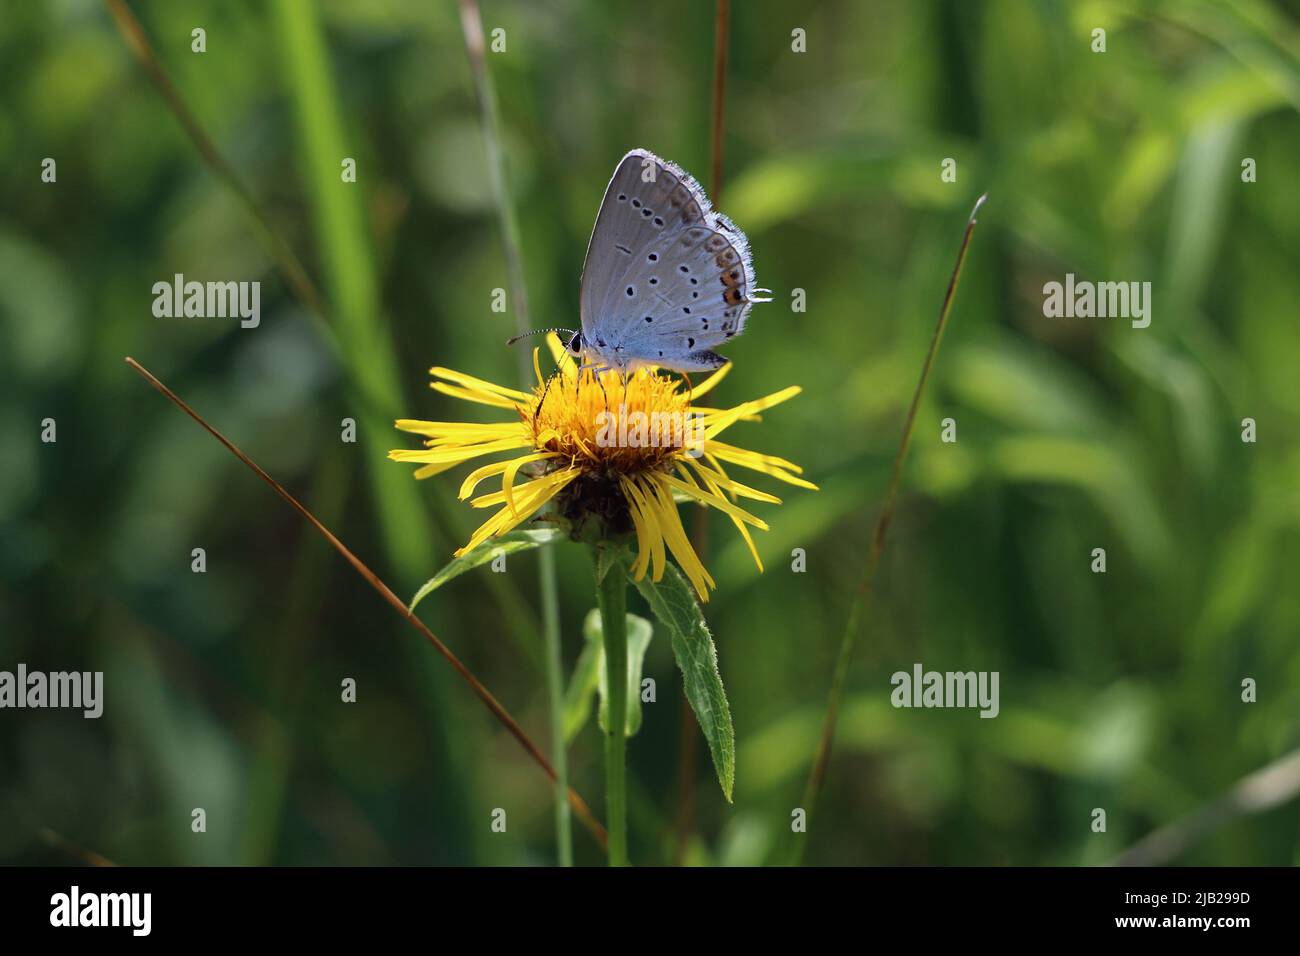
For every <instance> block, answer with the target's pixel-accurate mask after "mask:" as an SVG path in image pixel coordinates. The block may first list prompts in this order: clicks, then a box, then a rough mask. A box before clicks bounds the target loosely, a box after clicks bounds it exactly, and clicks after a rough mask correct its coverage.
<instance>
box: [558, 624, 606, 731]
mask: <svg viewBox="0 0 1300 956" xmlns="http://www.w3.org/2000/svg"><path fill="white" fill-rule="evenodd" d="M592 614H594V615H596V619H597V620H596V632H597V634H599V633H600V613H599V612H598V611H592ZM590 616H591V615H588V617H589V618H590ZM583 631H584V633H585V631H586V628H585V627H584V628H583ZM604 664H605V649H604V648H603V647H601V644H600V641H599V640H596V641H592V640H591V639H590V638H588V639H587V640H586V641H585V642H584V643H583V645H582V653H581V654H579V655H578V663H577V664H576V665H575V666H574V668H573V677H572V678H571V679H570V680H569V688H568V690H567V691H565V694H564V742H565V743H566V744H567V743H572V742H573V738H574V737H576V736H578V731H580V730H582V728H583V727H584V726H585V725H586V723H587V718H588V717H590V716H591V699H592V697H594V696H595V694H596V686H597V684H598V682H599V678H600V672H601V671H602V670H604V669H605V668H604Z"/></svg>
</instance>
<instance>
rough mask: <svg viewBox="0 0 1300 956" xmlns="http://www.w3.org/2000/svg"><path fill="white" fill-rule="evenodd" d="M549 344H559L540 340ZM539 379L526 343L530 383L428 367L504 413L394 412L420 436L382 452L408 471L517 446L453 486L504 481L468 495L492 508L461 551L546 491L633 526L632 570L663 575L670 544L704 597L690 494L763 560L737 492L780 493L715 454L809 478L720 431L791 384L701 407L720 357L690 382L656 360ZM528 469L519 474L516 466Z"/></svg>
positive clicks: (441, 384)
mask: <svg viewBox="0 0 1300 956" xmlns="http://www.w3.org/2000/svg"><path fill="white" fill-rule="evenodd" d="M549 344H550V348H551V351H552V354H553V355H555V356H556V357H557V361H558V360H559V356H560V355H561V354H562V350H561V348H560V345H559V341H558V340H556V339H555V338H554V337H553V336H552V337H551V338H550V340H549ZM561 365H562V367H563V369H564V371H563V372H561V373H560V374H559V375H557V376H556V377H555V378H554V379H553V380H551V381H549V382H547V381H545V380H543V378H542V374H541V370H540V367H539V365H538V361H537V352H536V351H534V352H533V369H534V371H535V372H536V375H537V385H536V387H535V388H534V389H533V390H532V391H531V392H523V391H519V390H517V389H513V388H506V387H505V386H502V385H495V384H493V383H491V382H485V381H483V380H482V379H477V378H474V377H472V376H469V375H465V374H463V373H461V372H455V371H452V370H451V369H446V368H433V369H430V374H432V375H433V377H434V379H435V381H434V382H432V383H431V386H432V387H433V388H434V389H435V390H436V391H439V392H442V393H443V394H445V395H451V396H453V397H455V398H460V399H464V400H465V401H469V402H478V403H480V404H484V405H492V406H495V407H497V408H503V409H506V410H507V411H511V412H514V415H513V416H511V420H509V421H505V422H499V423H492V424H477V423H473V422H425V421H414V420H411V419H401V420H399V421H398V422H397V427H398V428H399V429H401V430H402V431H407V432H412V433H414V434H416V435H423V436H424V437H425V442H424V445H425V447H424V448H423V449H398V450H396V451H391V452H389V453H388V457H389V458H391V459H393V460H394V461H409V462H418V463H419V464H420V465H421V467H420V468H418V469H416V471H415V477H416V478H428V477H429V476H430V475H436V474H438V473H439V472H442V471H446V470H447V469H449V468H454V467H455V466H456V465H459V464H460V463H462V462H465V461H469V460H470V459H473V458H479V457H482V456H484V455H492V454H496V453H500V452H515V453H517V452H520V451H523V452H524V454H521V455H520V454H516V455H514V456H512V457H509V458H507V459H505V460H503V461H497V462H493V463H492V464H489V465H484V466H482V467H481V468H478V469H476V470H475V471H473V472H471V473H470V475H469V476H468V477H466V479H465V481H464V483H463V484H462V485H461V486H460V498H461V499H462V500H464V499H466V498H469V497H470V496H471V495H472V494H473V493H474V489H475V488H477V487H478V485H479V483H480V482H482V481H483V480H485V479H488V478H496V477H498V476H500V478H501V490H500V491H494V492H491V493H490V494H483V495H479V496H477V497H475V498H472V499H471V500H470V504H471V505H472V506H473V507H475V508H499V510H497V511H496V512H495V513H494V514H493V515H492V517H491V518H489V519H488V520H487V521H485V522H484V523H483V525H482V526H481V527H480V528H479V529H478V530H477V531H475V532H474V534H473V536H472V537H471V538H470V539H469V541H468V542H467V543H466V544H465V546H464V547H463V548H461V549H460V550H459V551H457V552H456V554H457V555H458V556H459V555H462V554H465V553H467V552H469V551H472V550H473V549H475V548H477V547H478V546H479V545H480V544H482V543H483V542H484V541H486V540H488V539H489V538H492V537H494V536H496V535H500V534H504V533H505V532H507V531H510V530H511V529H512V528H515V527H516V526H518V525H519V524H521V523H522V522H524V521H526V520H527V519H528V518H530V517H532V516H533V515H534V514H535V513H536V512H537V511H538V510H539V509H540V508H542V506H543V505H545V504H546V503H547V502H548V501H551V500H552V499H554V500H555V502H556V509H557V511H558V512H559V513H560V514H561V515H563V516H564V517H566V518H567V519H569V520H570V521H571V522H573V525H574V527H575V528H578V527H581V525H582V523H583V522H584V521H585V520H587V519H588V518H591V517H594V518H595V519H596V520H599V521H600V522H602V524H603V525H604V528H605V529H606V530H607V531H608V532H609V533H612V534H616V535H617V534H620V533H629V534H630V533H635V535H636V540H637V547H638V554H637V558H636V560H635V561H634V562H633V564H632V574H633V576H634V577H635V578H636V579H637V580H641V579H642V578H643V577H644V576H645V574H646V572H647V571H651V572H652V575H653V580H655V581H658V580H660V578H661V577H662V576H663V570H664V561H665V550H666V551H669V552H671V553H672V555H673V557H674V558H676V559H677V564H678V565H679V566H680V567H681V569H682V571H683V572H685V574H686V576H687V577H688V578H689V579H690V581H691V583H692V584H693V585H694V586H695V590H696V591H697V592H698V593H699V595H700V598H701V599H702V600H706V601H707V600H708V592H709V588H712V587H715V585H714V583H713V578H711V577H710V576H709V572H708V571H706V570H705V568H704V565H703V564H702V563H701V562H700V559H699V556H698V555H696V553H695V550H694V549H693V548H692V547H691V543H690V540H689V539H688V538H687V536H686V531H685V529H684V528H683V527H682V521H681V517H680V516H679V515H678V513H677V503H678V502H679V501H695V502H697V503H699V504H703V505H707V506H709V507H712V508H717V509H718V510H719V511H721V512H723V513H724V514H726V515H727V517H728V518H730V519H731V521H732V523H733V524H735V526H736V528H737V529H738V530H739V531H740V534H741V536H742V537H743V538H744V539H745V543H746V545H748V546H749V551H750V553H751V554H752V555H753V556H754V561H755V563H756V564H757V565H758V569H759V570H760V571H762V569H763V563H762V561H761V560H759V557H758V550H757V549H756V548H755V547H754V541H753V538H752V537H750V533H749V526H752V527H755V528H759V529H761V530H763V531H766V530H767V525H766V524H765V523H763V522H762V521H761V520H759V519H758V518H757V517H755V516H754V515H752V514H750V513H749V511H747V510H745V509H744V508H741V507H740V506H739V505H738V504H737V502H738V501H739V500H740V499H741V498H747V499H750V500H752V501H765V502H769V503H772V504H780V499H779V498H776V497H774V496H772V495H770V494H767V493H766V492H763V491H759V490H757V489H755V488H751V487H749V486H748V485H745V484H741V483H740V482H738V481H736V480H735V479H733V478H732V477H731V476H730V475H728V474H727V472H726V470H725V468H724V466H723V463H724V462H726V463H728V464H732V465H739V466H741V467H744V468H749V469H751V470H754V471H760V472H763V473H764V474H766V475H770V476H772V477H773V478H777V479H779V480H781V481H784V482H786V483H787V484H791V485H797V486H799V487H801V488H810V489H813V490H816V487H817V486H816V485H814V484H812V483H811V482H808V481H805V480H804V479H802V478H800V477H798V475H799V474H800V473H801V472H802V469H801V468H799V466H798V465H795V464H793V463H791V462H789V461H786V460H785V459H783V458H776V457H773V456H771V455H763V454H759V453H758V452H753V451H746V450H745V449H742V448H737V447H736V446H734V445H728V444H724V443H723V442H721V441H719V440H718V436H719V435H720V434H721V433H722V432H723V431H725V430H726V429H727V428H729V427H730V426H732V425H734V424H735V423H736V422H738V421H758V420H759V413H760V412H762V411H764V410H765V409H768V408H771V407H772V406H774V405H779V404H780V403H781V402H784V401H786V400H787V399H790V398H793V397H794V396H796V395H798V394H799V392H800V391H801V390H800V389H799V387H798V386H791V387H789V388H785V389H782V390H781V391H779V392H776V393H774V394H772V395H768V396H767V397H766V398H760V399H757V400H755V401H752V402H745V403H744V404H741V405H737V406H736V407H734V408H729V409H716V408H703V407H700V406H698V405H695V404H694V401H695V399H697V398H699V397H700V396H701V395H704V394H705V393H706V392H708V391H709V390H711V389H712V388H713V387H714V386H715V385H717V383H718V382H719V381H721V380H722V378H723V377H724V376H725V375H726V374H727V372H728V371H729V370H730V368H731V366H730V365H724V366H723V367H722V368H721V369H719V370H718V371H717V372H715V373H714V374H713V375H712V376H710V377H709V378H708V379H706V380H705V381H703V382H701V383H700V384H699V385H697V386H695V387H694V388H685V387H683V383H681V382H680V381H679V380H678V379H676V378H672V377H670V376H668V375H665V374H663V373H662V372H660V371H659V370H657V369H654V368H641V369H638V370H637V371H635V372H632V373H630V374H628V375H626V376H624V375H621V374H620V373H618V372H615V371H613V370H605V371H602V372H599V373H597V372H594V371H592V370H587V371H584V372H583V373H582V381H581V382H580V383H579V382H578V381H577V378H576V374H577V373H576V371H575V369H574V368H573V364H572V362H562V363H561ZM521 472H523V473H524V475H525V478H524V479H522V480H521V478H520V473H521Z"/></svg>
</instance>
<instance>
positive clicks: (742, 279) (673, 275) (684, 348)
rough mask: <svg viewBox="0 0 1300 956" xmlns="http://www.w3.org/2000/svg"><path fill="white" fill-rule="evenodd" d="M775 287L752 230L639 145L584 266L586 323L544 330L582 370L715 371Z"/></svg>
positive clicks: (620, 175) (623, 166) (612, 184)
mask: <svg viewBox="0 0 1300 956" xmlns="http://www.w3.org/2000/svg"><path fill="white" fill-rule="evenodd" d="M770 291H771V290H769V289H759V288H756V287H755V285H754V265H753V260H752V258H751V257H750V253H749V241H748V240H747V239H746V238H745V234H744V233H743V232H741V231H740V229H739V228H738V227H737V226H736V224H735V223H733V222H732V221H731V220H730V219H728V218H727V217H726V216H724V215H723V214H722V213H720V212H718V211H716V210H715V209H713V207H712V205H711V204H710V203H709V199H708V197H707V196H706V195H705V194H704V189H703V188H702V187H701V186H700V184H699V183H698V182H697V181H696V180H695V178H694V177H693V176H691V175H690V174H689V173H687V172H686V171H685V170H683V169H682V168H681V167H680V166H677V165H676V164H674V163H670V162H668V161H666V160H663V159H660V158H659V157H658V156H656V155H655V154H654V153H651V152H649V151H648V150H644V149H634V150H632V151H631V152H629V153H628V154H627V155H626V156H624V157H623V158H622V159H621V160H619V163H618V166H617V167H616V168H615V169H614V175H613V177H611V179H610V181H609V186H608V187H607V188H606V189H605V198H604V199H603V200H602V201H601V204H600V211H599V212H598V213H597V214H596V225H595V227H594V228H593V229H592V232H591V240H590V242H589V243H588V245H587V258H586V262H585V263H584V265H583V268H582V287H581V298H580V314H581V319H582V328H581V329H580V330H577V331H574V330H570V329H542V330H539V331H545V332H562V333H565V335H566V338H565V339H564V348H565V351H566V352H568V354H569V355H571V356H572V357H573V358H575V359H576V360H578V361H579V362H580V363H581V364H580V366H579V367H580V368H590V369H594V370H597V371H599V370H603V369H614V370H616V371H619V372H630V371H633V370H635V369H637V368H639V367H641V366H646V365H650V366H657V367H659V368H664V369H669V370H672V371H676V372H703V371H709V370H712V369H716V368H718V367H720V366H722V365H725V364H726V363H727V361H728V359H727V358H725V357H724V356H722V355H719V354H718V353H717V352H715V351H713V350H714V349H715V348H717V347H718V346H720V345H722V344H723V343H724V342H726V341H727V340H728V339H731V338H734V337H736V336H737V335H739V334H740V333H741V332H743V331H744V330H745V320H746V319H747V318H748V316H749V310H750V308H751V307H752V306H753V305H754V303H756V302H770V301H771V299H770V298H768V297H767V296H769V295H770ZM527 334H532V333H527ZM521 337H522V336H516V337H515V338H514V339H511V340H510V341H511V342H514V341H516V339H518V338H521Z"/></svg>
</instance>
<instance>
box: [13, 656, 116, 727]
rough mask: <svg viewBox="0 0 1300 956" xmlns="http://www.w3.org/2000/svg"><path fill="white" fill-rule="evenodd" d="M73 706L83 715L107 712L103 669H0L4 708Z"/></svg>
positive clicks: (22, 667)
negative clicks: (105, 710) (46, 670)
mask: <svg viewBox="0 0 1300 956" xmlns="http://www.w3.org/2000/svg"><path fill="white" fill-rule="evenodd" d="M3 707H71V708H73V709H76V710H81V711H82V716H83V717H88V718H90V719H92V720H93V719H95V718H97V717H99V716H100V715H101V714H103V713H104V672H103V671H52V672H50V673H48V674H47V673H45V672H44V671H29V670H28V669H27V665H26V664H19V665H18V668H17V670H16V671H0V708H3Z"/></svg>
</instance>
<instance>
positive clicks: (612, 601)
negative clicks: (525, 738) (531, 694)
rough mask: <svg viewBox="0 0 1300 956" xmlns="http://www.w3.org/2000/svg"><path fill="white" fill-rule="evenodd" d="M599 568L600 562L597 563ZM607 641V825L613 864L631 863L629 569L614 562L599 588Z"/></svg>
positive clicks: (603, 626) (602, 620)
mask: <svg viewBox="0 0 1300 956" xmlns="http://www.w3.org/2000/svg"><path fill="white" fill-rule="evenodd" d="M597 566H598V567H599V562H597ZM596 599H597V601H598V602H599V604H600V630H601V634H602V635H603V636H604V641H605V686H606V689H607V692H608V694H609V700H608V706H609V710H608V713H609V721H608V723H609V726H608V727H607V728H606V730H605V826H606V828H607V829H608V831H609V865H610V866H627V735H626V732H625V731H626V723H627V568H626V567H624V566H623V564H622V563H620V562H618V561H615V562H613V563H612V564H611V565H610V567H609V570H608V571H606V572H605V578H604V580H603V581H601V582H600V583H599V585H598V586H597V589H596Z"/></svg>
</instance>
